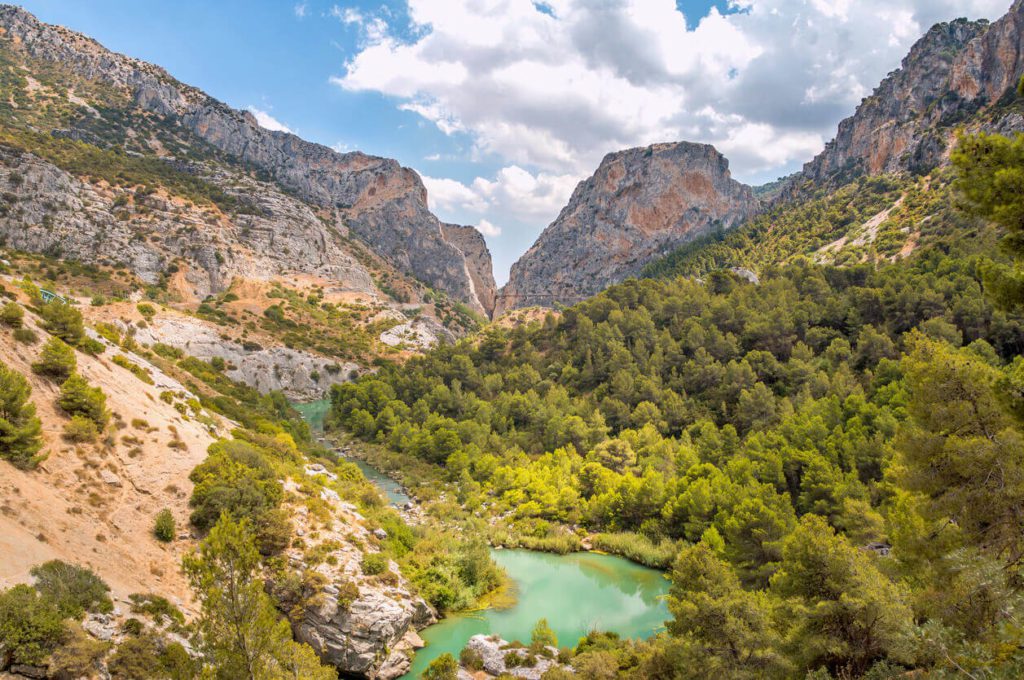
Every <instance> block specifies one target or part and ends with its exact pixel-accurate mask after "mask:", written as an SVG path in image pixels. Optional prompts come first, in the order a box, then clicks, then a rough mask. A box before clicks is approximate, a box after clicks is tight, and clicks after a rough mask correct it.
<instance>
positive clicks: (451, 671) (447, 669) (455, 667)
mask: <svg viewBox="0 0 1024 680" xmlns="http://www.w3.org/2000/svg"><path fill="white" fill-rule="evenodd" d="M423 677H424V679H425V680H455V679H456V678H457V677H459V662H458V661H456V660H455V657H454V656H452V655H451V654H448V653H444V654H442V655H441V656H439V657H437V658H436V659H434V660H433V661H431V662H430V665H429V666H427V670H426V671H424V672H423Z"/></svg>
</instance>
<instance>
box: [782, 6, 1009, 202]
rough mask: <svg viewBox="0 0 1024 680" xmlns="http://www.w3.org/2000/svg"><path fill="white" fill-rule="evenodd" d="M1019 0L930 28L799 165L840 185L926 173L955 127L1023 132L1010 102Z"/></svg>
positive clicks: (807, 175)
mask: <svg viewBox="0 0 1024 680" xmlns="http://www.w3.org/2000/svg"><path fill="white" fill-rule="evenodd" d="M1022 49H1024V1H1022V0H1017V2H1015V3H1014V5H1013V7H1011V9H1010V11H1009V12H1008V13H1007V14H1006V15H1005V16H1004V17H1003V18H1001V19H999V20H998V21H996V22H994V23H992V24H989V22H987V21H967V20H965V19H959V20H956V21H953V22H949V23H942V24H938V25H936V26H934V27H933V28H932V29H931V30H930V31H928V33H927V34H926V35H925V36H924V37H922V38H921V39H920V40H919V41H918V42H917V43H916V44H915V45H914V46H913V48H911V50H910V53H909V54H908V55H907V56H906V58H904V60H903V63H902V65H901V67H900V68H899V69H897V70H896V71H893V72H892V73H891V74H889V76H888V77H887V78H885V80H883V81H882V82H881V84H880V85H879V86H878V87H877V88H876V89H875V91H874V93H873V94H872V95H871V96H870V97H868V98H866V99H865V100H864V101H863V102H861V104H860V105H859V106H858V107H857V110H856V112H855V113H854V115H853V116H851V117H849V118H847V119H846V120H844V121H842V122H841V123H840V124H839V130H838V132H837V133H836V137H835V139H834V140H832V141H831V142H829V143H828V145H827V146H826V147H825V150H824V151H822V153H821V154H819V155H818V156H817V157H816V158H814V160H812V161H811V162H810V163H808V164H807V165H805V166H804V170H803V173H802V174H801V176H800V177H799V178H798V179H797V183H798V184H805V183H806V182H807V181H808V180H810V181H811V182H813V183H815V185H821V184H840V183H843V181H845V180H846V179H849V178H851V177H854V176H856V175H860V174H871V175H876V174H883V173H893V172H901V171H910V172H927V171H929V170H931V169H932V168H934V167H935V166H937V165H939V164H941V163H942V162H943V161H944V160H945V159H946V158H947V157H948V153H949V150H950V148H951V147H952V142H953V138H954V135H955V132H956V129H957V127H959V126H961V125H966V126H967V127H968V128H975V129H986V130H989V131H998V132H1003V133H1008V132H1013V131H1017V130H1022V129H1024V117H1022V115H1021V111H1020V109H1019V106H1017V105H1016V104H1015V103H1014V99H1015V90H1016V87H1017V84H1018V82H1019V81H1020V78H1021V75H1022V74H1024V52H1022Z"/></svg>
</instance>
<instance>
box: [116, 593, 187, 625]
mask: <svg viewBox="0 0 1024 680" xmlns="http://www.w3.org/2000/svg"><path fill="white" fill-rule="evenodd" d="M128 599H129V600H131V603H132V605H131V609H132V613H133V614H145V615H146V616H148V617H150V618H151V619H153V621H155V622H156V623H158V624H163V623H164V621H168V622H170V623H171V625H172V626H183V625H185V615H184V614H182V613H181V610H180V609H178V608H177V607H175V606H174V605H173V604H171V601H170V600H168V599H167V598H166V597H161V596H160V595H154V594H153V593H132V594H131V595H129V596H128Z"/></svg>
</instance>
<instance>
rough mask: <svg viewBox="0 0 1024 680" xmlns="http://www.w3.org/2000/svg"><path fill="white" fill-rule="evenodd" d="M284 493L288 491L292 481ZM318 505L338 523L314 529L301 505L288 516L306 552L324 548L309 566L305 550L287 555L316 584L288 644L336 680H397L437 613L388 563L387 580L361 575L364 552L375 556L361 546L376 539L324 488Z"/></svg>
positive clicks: (314, 522)
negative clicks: (332, 670) (300, 645)
mask: <svg viewBox="0 0 1024 680" xmlns="http://www.w3.org/2000/svg"><path fill="white" fill-rule="evenodd" d="M307 474H308V471H307ZM287 486H288V488H289V489H294V488H295V484H294V482H289V483H288V485H287ZM321 498H322V499H323V500H324V501H325V502H326V503H327V504H328V505H329V506H330V507H331V509H332V512H333V516H334V517H335V518H337V519H340V520H342V521H341V522H340V523H335V525H334V527H333V528H331V527H320V526H317V525H318V521H317V520H316V519H315V518H314V517H312V516H311V513H309V511H308V509H307V508H306V506H305V505H298V506H296V507H295V508H294V509H293V513H294V514H293V524H294V527H295V530H296V533H297V535H300V536H304V537H305V538H304V540H305V542H306V543H307V546H306V547H307V548H313V547H315V546H321V547H322V548H328V547H329V548H330V550H329V554H330V559H328V560H327V561H323V562H320V563H319V564H316V565H310V564H307V563H306V561H305V560H306V557H305V556H306V555H307V554H309V552H308V550H304V549H299V548H295V547H293V548H290V549H289V550H288V551H287V556H288V559H289V561H290V563H291V566H292V568H293V569H295V570H296V571H302V570H305V569H312V570H313V571H314V572H315V573H316V574H317V575H318V576H319V578H320V580H321V581H322V583H323V585H322V586H321V588H320V591H319V592H318V593H317V594H316V595H315V596H313V597H311V598H310V599H309V605H308V606H307V607H305V609H304V610H303V612H302V614H301V616H300V617H299V618H298V619H297V620H296V621H294V623H293V626H292V627H293V630H294V633H295V638H296V639H297V640H299V641H300V642H305V643H307V644H309V645H310V646H311V647H312V648H313V650H314V651H315V652H316V653H317V654H318V655H319V656H320V658H321V659H323V660H324V661H325V662H327V663H329V664H331V665H333V666H335V667H336V668H337V669H338V671H339V672H340V673H341V674H342V676H343V677H353V676H355V677H365V678H381V679H382V680H390V679H391V678H397V677H399V676H401V675H403V674H404V673H405V672H406V671H408V670H409V666H410V663H411V661H410V659H411V653H412V651H413V650H415V649H418V648H420V647H422V646H423V641H422V640H421V639H420V637H419V635H418V634H417V631H418V630H420V629H422V628H423V627H425V626H427V625H430V624H431V623H433V622H435V621H436V614H435V612H434V611H433V610H432V609H431V608H430V605H428V604H427V603H426V602H425V601H423V599H421V598H420V597H418V596H416V595H413V594H412V593H411V590H410V587H409V584H408V583H407V582H406V581H405V579H404V578H403V577H402V576H400V575H399V574H398V573H397V571H398V570H397V566H396V565H395V564H394V563H391V564H390V565H389V572H388V573H387V578H383V577H381V576H370V575H367V574H365V573H363V570H362V567H361V566H360V565H361V562H362V558H363V554H364V552H363V551H364V550H368V551H371V550H376V548H369V547H363V546H374V545H376V544H378V543H379V541H380V539H379V538H378V537H377V536H375V535H374V534H373V532H371V531H368V530H367V529H366V528H365V527H364V526H363V524H364V523H365V520H364V518H363V517H362V516H361V515H360V514H359V513H358V512H357V511H356V508H355V506H354V505H351V504H349V503H345V502H343V501H340V500H338V498H337V495H336V494H333V492H331V491H330V490H329V489H324V490H322V491H321Z"/></svg>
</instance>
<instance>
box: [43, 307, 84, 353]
mask: <svg viewBox="0 0 1024 680" xmlns="http://www.w3.org/2000/svg"><path fill="white" fill-rule="evenodd" d="M40 315H41V316H42V317H43V328H45V329H46V330H47V332H49V333H50V334H51V335H56V336H57V337H58V338H60V339H61V340H63V341H64V342H66V343H68V344H69V345H78V344H79V343H80V342H82V340H83V339H84V338H85V323H84V322H83V321H82V314H81V312H79V311H78V310H77V309H75V308H74V307H72V306H71V305H67V304H64V303H62V302H59V301H57V300H53V301H51V302H47V303H46V304H45V305H43V306H42V308H41V309H40Z"/></svg>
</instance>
